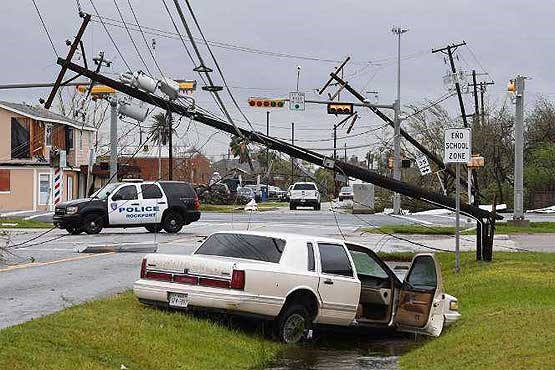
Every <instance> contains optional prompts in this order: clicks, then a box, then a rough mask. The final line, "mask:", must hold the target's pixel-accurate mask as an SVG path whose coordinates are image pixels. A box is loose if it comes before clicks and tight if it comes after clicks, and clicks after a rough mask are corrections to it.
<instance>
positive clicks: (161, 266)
mask: <svg viewBox="0 0 555 370" xmlns="http://www.w3.org/2000/svg"><path fill="white" fill-rule="evenodd" d="M235 264H236V261H233V260H231V261H230V260H222V259H216V258H212V257H202V256H194V255H161V254H151V255H148V256H147V262H146V270H147V271H148V270H155V271H163V272H170V273H176V274H188V275H197V276H210V277H215V278H220V279H225V280H231V275H232V273H233V267H234V266H235Z"/></svg>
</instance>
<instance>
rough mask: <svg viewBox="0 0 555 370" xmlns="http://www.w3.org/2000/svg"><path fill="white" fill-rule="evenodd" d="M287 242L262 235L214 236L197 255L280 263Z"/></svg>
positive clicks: (203, 245)
mask: <svg viewBox="0 0 555 370" xmlns="http://www.w3.org/2000/svg"><path fill="white" fill-rule="evenodd" d="M284 247H285V240H281V239H276V238H270V237H267V236H260V235H247V234H232V233H222V234H213V235H211V236H210V237H209V238H208V239H206V240H205V241H204V243H203V244H202V245H201V246H200V247H199V249H198V250H197V251H196V252H195V254H203V255H209V256H222V257H234V258H245V259H249V260H257V261H265V262H274V263H278V262H279V260H280V258H281V253H282V252H283V248H284Z"/></svg>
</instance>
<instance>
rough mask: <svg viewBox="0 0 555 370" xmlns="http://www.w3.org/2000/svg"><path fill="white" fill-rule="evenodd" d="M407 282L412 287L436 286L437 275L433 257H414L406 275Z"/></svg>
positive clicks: (432, 287) (430, 287) (429, 287)
mask: <svg viewBox="0 0 555 370" xmlns="http://www.w3.org/2000/svg"><path fill="white" fill-rule="evenodd" d="M407 282H408V283H409V284H410V285H411V287H412V288H416V289H426V290H432V289H435V288H436V287H437V275H436V264H435V262H434V259H433V258H432V257H430V256H418V257H416V258H415V259H414V262H413V263H412V266H411V267H410V271H409V273H408V275H407Z"/></svg>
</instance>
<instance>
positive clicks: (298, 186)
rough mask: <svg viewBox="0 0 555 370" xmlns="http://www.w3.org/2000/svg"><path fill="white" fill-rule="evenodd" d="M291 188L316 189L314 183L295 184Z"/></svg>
mask: <svg viewBox="0 0 555 370" xmlns="http://www.w3.org/2000/svg"><path fill="white" fill-rule="evenodd" d="M293 190H316V185H314V184H295V186H294V187H293Z"/></svg>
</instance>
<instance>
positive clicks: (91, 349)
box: [0, 292, 282, 370]
mask: <svg viewBox="0 0 555 370" xmlns="http://www.w3.org/2000/svg"><path fill="white" fill-rule="evenodd" d="M281 348H282V345H280V344H279V343H276V342H272V341H269V340H266V339H263V338H262V337H260V336H257V335H255V334H253V333H250V334H245V333H243V332H240V331H236V330H233V329H229V328H227V327H225V326H223V325H221V324H217V323H215V322H213V321H210V320H206V319H199V318H195V317H192V316H191V315H188V314H184V313H181V312H172V311H162V310H157V309H154V308H151V307H147V306H144V305H141V304H139V303H138V302H137V300H136V299H135V297H134V296H133V294H132V293H130V292H128V293H124V294H121V295H117V296H115V297H112V298H106V299H101V300H97V301H93V302H90V303H86V304H83V305H79V306H75V307H71V308H68V309H66V310H64V311H61V312H59V313H56V314H53V315H50V316H46V317H43V318H40V319H37V320H33V321H29V322H26V323H24V324H21V325H18V326H15V327H10V328H7V329H4V330H1V331H0V369H12V370H18V369H56V370H58V369H71V370H73V369H120V366H121V365H122V364H123V365H125V366H126V367H127V368H128V369H130V370H131V369H133V370H138V369H145V370H149V369H171V370H173V369H191V370H194V369H250V368H256V367H258V368H259V367H261V366H263V365H264V364H265V363H267V362H268V361H269V360H272V359H273V358H274V357H275V356H276V354H277V353H278V351H279V350H280V349H281Z"/></svg>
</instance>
